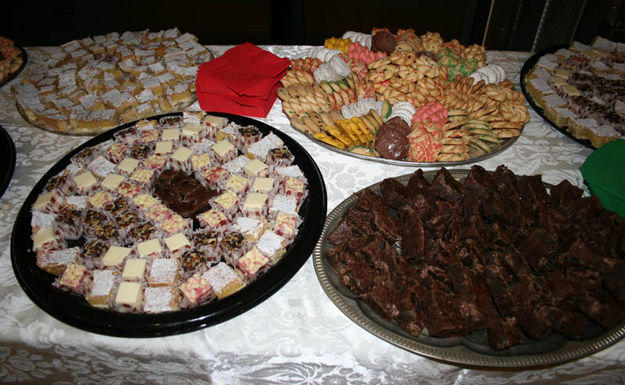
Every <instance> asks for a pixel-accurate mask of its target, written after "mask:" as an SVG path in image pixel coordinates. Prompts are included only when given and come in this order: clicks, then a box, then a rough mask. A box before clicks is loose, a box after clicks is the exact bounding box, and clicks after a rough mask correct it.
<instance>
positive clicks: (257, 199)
mask: <svg viewBox="0 0 625 385" xmlns="http://www.w3.org/2000/svg"><path fill="white" fill-rule="evenodd" d="M268 199H269V196H268V195H267V194H263V193H256V192H253V193H249V194H247V197H246V198H245V203H244V207H245V208H246V209H260V208H262V207H263V206H264V205H265V204H266V203H267V200H268Z"/></svg>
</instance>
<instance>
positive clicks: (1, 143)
mask: <svg viewBox="0 0 625 385" xmlns="http://www.w3.org/2000/svg"><path fill="white" fill-rule="evenodd" d="M0 153H1V154H2V155H0V158H1V159H0V197H2V194H4V191H5V190H6V189H7V187H9V183H10V182H11V178H12V177H13V172H14V171H15V156H16V154H15V144H14V143H13V139H11V135H9V133H8V132H6V130H5V129H4V128H3V127H2V126H0Z"/></svg>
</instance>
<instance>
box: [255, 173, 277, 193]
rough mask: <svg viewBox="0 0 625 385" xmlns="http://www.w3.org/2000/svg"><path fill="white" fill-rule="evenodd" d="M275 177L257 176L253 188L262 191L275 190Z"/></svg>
mask: <svg viewBox="0 0 625 385" xmlns="http://www.w3.org/2000/svg"><path fill="white" fill-rule="evenodd" d="M274 181H275V179H273V178H260V177H259V178H255V179H254V184H253V185H252V190H254V191H257V192H262V193H268V192H270V191H271V190H273V184H274Z"/></svg>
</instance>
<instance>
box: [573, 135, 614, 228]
mask: <svg viewBox="0 0 625 385" xmlns="http://www.w3.org/2000/svg"><path fill="white" fill-rule="evenodd" d="M579 170H580V171H581V172H582V176H583V177H584V180H585V182H586V185H587V186H588V188H589V189H590V192H591V193H593V194H594V195H596V196H597V198H599V200H600V201H601V204H602V205H603V207H605V208H606V209H608V210H612V211H614V212H616V213H617V214H619V215H620V216H621V217H622V218H625V140H623V139H618V140H613V141H611V142H609V143H607V144H605V145H603V146H601V147H600V148H599V149H597V150H595V151H594V152H593V153H592V154H590V156H589V157H588V159H586V161H585V162H584V164H582V166H581V167H580V168H579Z"/></svg>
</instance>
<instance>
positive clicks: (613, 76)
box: [522, 37, 625, 148]
mask: <svg viewBox="0 0 625 385" xmlns="http://www.w3.org/2000/svg"><path fill="white" fill-rule="evenodd" d="M522 81H524V82H525V86H526V90H527V92H528V93H529V96H530V97H531V98H532V100H533V101H534V103H535V104H536V105H537V106H538V107H539V108H540V109H542V112H543V114H544V115H545V117H546V118H547V119H549V120H550V121H551V122H552V123H553V124H554V125H556V126H557V127H559V128H561V129H563V130H565V131H567V132H568V133H570V134H571V135H572V136H574V137H575V138H577V139H580V140H588V141H590V143H591V144H592V146H594V147H596V148H598V147H601V146H602V145H604V144H605V143H607V142H610V141H612V140H615V139H618V138H622V137H623V136H625V128H624V127H625V44H623V43H618V42H613V41H610V40H608V39H605V38H602V37H597V38H595V39H594V41H593V42H592V43H591V44H590V45H586V44H582V43H580V42H577V41H575V42H573V43H572V44H571V45H570V46H569V47H568V48H560V49H557V50H555V52H553V53H548V54H545V55H543V56H541V57H540V58H539V59H538V61H537V62H536V65H535V66H534V67H533V68H531V69H530V70H529V72H528V73H527V75H526V76H525V79H522Z"/></svg>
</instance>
